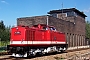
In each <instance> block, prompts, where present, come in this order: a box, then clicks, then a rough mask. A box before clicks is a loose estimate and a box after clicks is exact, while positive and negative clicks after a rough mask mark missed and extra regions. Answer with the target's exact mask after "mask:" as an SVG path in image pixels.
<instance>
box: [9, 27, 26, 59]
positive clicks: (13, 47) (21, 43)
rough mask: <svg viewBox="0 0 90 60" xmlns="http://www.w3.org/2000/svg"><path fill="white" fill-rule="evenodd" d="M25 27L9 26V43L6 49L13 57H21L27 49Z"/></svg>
mask: <svg viewBox="0 0 90 60" xmlns="http://www.w3.org/2000/svg"><path fill="white" fill-rule="evenodd" d="M25 33H26V28H25V27H21V26H18V27H14V28H11V39H10V45H8V46H7V51H8V52H9V53H11V54H12V56H14V57H22V56H24V55H25V53H26V51H27V41H26V39H25Z"/></svg>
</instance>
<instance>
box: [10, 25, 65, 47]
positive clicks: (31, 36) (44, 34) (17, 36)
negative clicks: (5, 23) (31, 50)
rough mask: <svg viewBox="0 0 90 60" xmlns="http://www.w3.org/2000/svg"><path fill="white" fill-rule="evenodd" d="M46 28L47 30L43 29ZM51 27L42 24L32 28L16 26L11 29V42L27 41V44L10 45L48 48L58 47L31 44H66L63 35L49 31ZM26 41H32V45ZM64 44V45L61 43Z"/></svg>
mask: <svg viewBox="0 0 90 60" xmlns="http://www.w3.org/2000/svg"><path fill="white" fill-rule="evenodd" d="M43 27H47V28H48V30H45V29H43ZM50 28H51V26H46V25H44V24H39V25H34V26H33V27H30V28H29V27H22V26H17V27H14V28H12V29H11V41H21V42H22V41H27V42H26V43H27V44H23V43H22V44H18V43H16V44H12V43H11V45H20V46H24V45H25V46H26V45H29V46H41V45H42V46H45V45H46V46H48V45H58V44H51V43H50V44H33V41H41V42H43V41H51V42H56V43H57V42H66V39H65V34H64V33H62V32H58V31H51V30H50ZM18 32H20V33H18ZM28 41H32V42H31V43H32V44H29V43H28ZM63 44H66V43H63Z"/></svg>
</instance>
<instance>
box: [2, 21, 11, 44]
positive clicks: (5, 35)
mask: <svg viewBox="0 0 90 60" xmlns="http://www.w3.org/2000/svg"><path fill="white" fill-rule="evenodd" d="M0 39H1V41H0V42H1V43H2V44H3V45H6V44H7V42H9V40H10V26H9V27H6V26H5V25H4V22H3V21H0ZM2 44H0V45H2Z"/></svg>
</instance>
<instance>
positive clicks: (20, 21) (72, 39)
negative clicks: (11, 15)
mask: <svg viewBox="0 0 90 60" xmlns="http://www.w3.org/2000/svg"><path fill="white" fill-rule="evenodd" d="M48 14H49V15H44V16H34V17H23V18H17V25H24V26H32V25H37V24H47V16H48V25H52V26H55V27H56V29H57V30H58V31H61V32H64V33H65V34H66V38H67V43H68V46H69V47H75V46H85V17H87V16H86V15H85V14H84V13H83V12H80V11H79V10H77V9H75V8H70V9H61V10H51V11H50V12H48Z"/></svg>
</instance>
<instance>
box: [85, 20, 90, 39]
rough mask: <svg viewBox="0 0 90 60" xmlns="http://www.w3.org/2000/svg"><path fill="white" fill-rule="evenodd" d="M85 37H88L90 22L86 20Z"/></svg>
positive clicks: (89, 35) (89, 36) (89, 34)
mask: <svg viewBox="0 0 90 60" xmlns="http://www.w3.org/2000/svg"><path fill="white" fill-rule="evenodd" d="M86 38H89V39H90V22H89V21H87V22H86Z"/></svg>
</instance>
